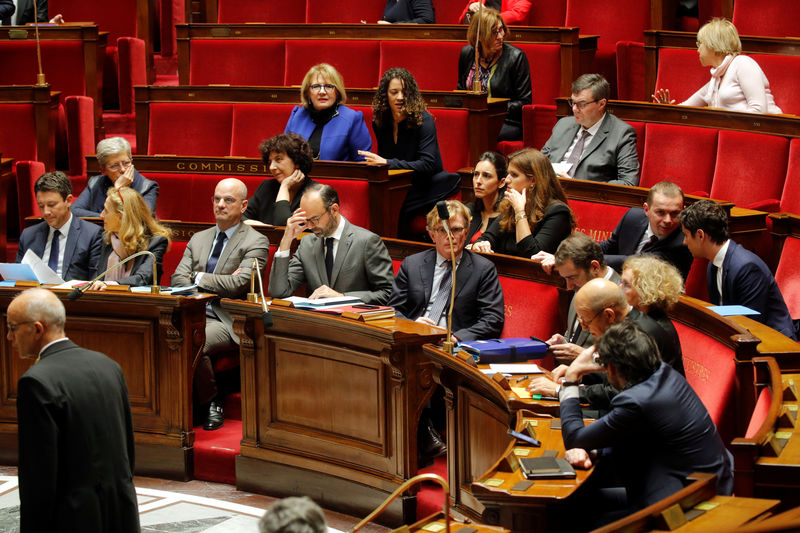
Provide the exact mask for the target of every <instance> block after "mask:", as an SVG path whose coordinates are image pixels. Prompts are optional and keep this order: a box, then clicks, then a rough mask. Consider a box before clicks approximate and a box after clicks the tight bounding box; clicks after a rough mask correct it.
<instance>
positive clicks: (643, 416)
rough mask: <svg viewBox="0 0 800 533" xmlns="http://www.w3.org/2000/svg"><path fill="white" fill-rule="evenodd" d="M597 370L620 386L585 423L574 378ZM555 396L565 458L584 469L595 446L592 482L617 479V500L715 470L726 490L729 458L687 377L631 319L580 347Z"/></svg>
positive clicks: (653, 494) (651, 493) (641, 503)
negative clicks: (608, 405)
mask: <svg viewBox="0 0 800 533" xmlns="http://www.w3.org/2000/svg"><path fill="white" fill-rule="evenodd" d="M598 371H602V372H605V374H606V375H607V377H608V382H609V383H610V384H611V385H612V386H614V387H615V388H616V389H617V390H618V391H620V392H619V394H617V395H616V396H615V397H614V399H613V400H612V401H611V410H610V411H609V412H608V413H607V414H606V415H605V416H603V417H602V418H600V419H598V420H597V421H595V422H593V423H592V424H589V425H588V426H585V425H584V421H583V415H582V413H581V406H580V401H579V397H580V395H579V389H580V388H581V387H580V381H581V378H582V377H583V376H584V375H587V374H591V373H594V372H598ZM559 399H560V402H561V405H560V415H561V432H562V437H563V438H564V448H566V450H567V455H566V458H567V460H568V461H570V463H572V465H573V466H577V467H580V468H588V467H590V466H591V465H592V457H590V453H592V454H593V453H597V457H596V459H595V460H596V462H597V463H598V470H596V471H595V474H599V475H598V476H596V477H597V478H598V479H595V476H592V480H591V481H592V485H595V484H597V485H598V487H603V486H604V487H608V486H609V485H611V486H617V485H619V482H621V483H622V486H623V487H624V491H620V494H619V495H620V496H621V498H619V499H618V500H617V503H619V504H621V506H622V508H623V509H625V510H626V511H627V512H632V511H635V510H636V509H640V508H642V507H646V506H648V505H651V504H653V503H656V502H657V501H659V500H662V499H663V498H665V497H667V496H669V495H670V494H673V493H675V492H677V491H679V490H680V489H682V488H683V487H684V481H685V479H686V477H687V476H688V475H690V474H692V473H693V472H709V473H712V474H716V475H717V493H718V494H726V495H729V494H731V493H732V491H733V475H732V465H733V457H732V456H731V454H730V452H728V451H727V450H726V449H725V445H724V444H723V443H722V439H721V438H720V436H719V434H718V433H717V429H716V426H715V425H714V422H713V421H712V420H711V417H710V416H709V414H708V411H707V410H706V408H705V406H704V405H703V403H702V402H701V401H700V398H699V397H698V396H697V394H696V393H695V392H694V391H693V390H692V388H691V386H689V384H688V383H687V382H686V379H684V377H683V376H681V375H680V374H679V373H677V372H675V371H674V370H673V369H672V368H671V367H670V366H669V365H668V364H666V363H664V362H663V361H661V357H660V356H659V351H658V347H657V346H656V344H655V342H654V341H653V339H652V338H651V337H650V336H649V335H648V334H646V333H645V332H644V330H642V329H641V327H640V326H639V325H638V324H637V323H635V322H633V321H629V320H626V321H624V322H622V323H620V324H618V325H615V326H611V327H610V328H609V329H608V330H607V331H606V332H605V333H604V334H603V336H602V337H600V339H599V340H598V341H597V344H596V345H595V347H593V348H587V349H586V350H585V351H584V352H582V353H581V355H579V356H578V357H577V358H576V359H575V361H573V362H572V364H571V365H570V366H569V368H568V369H567V372H566V374H565V379H564V382H563V383H562V385H561V392H560V394H559ZM595 451H596V452H595ZM601 467H610V469H608V470H605V471H604V470H603V469H602V468H601ZM606 473H613V476H606V475H604V474H606ZM612 477H613V478H614V480H613V481H615V482H612V479H611V478H612ZM616 481H618V482H616ZM604 494H608V492H606V491H604V492H601V493H600V494H594V493H593V494H591V495H590V496H589V500H590V501H594V502H597V503H598V504H600V501H599V500H600V499H602V496H603V495H604ZM603 503H607V502H603ZM603 511H605V512H608V511H611V509H609V508H608V506H605V508H604V509H603ZM587 514H589V513H588V512H587Z"/></svg>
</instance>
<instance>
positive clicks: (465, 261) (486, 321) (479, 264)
mask: <svg viewBox="0 0 800 533" xmlns="http://www.w3.org/2000/svg"><path fill="white" fill-rule="evenodd" d="M435 267H436V250H435V249H431V250H426V251H424V252H421V253H418V254H414V255H412V256H409V257H406V258H405V259H404V260H403V263H402V264H401V265H400V270H399V271H398V272H397V277H396V278H395V280H394V285H393V286H392V296H391V297H390V298H389V303H388V304H387V305H389V306H391V307H394V309H395V311H396V312H397V316H400V317H403V318H408V319H409V320H416V319H417V318H419V317H421V316H422V314H423V313H424V312H425V309H426V308H427V306H428V301H429V300H430V298H431V290H432V288H433V271H434V268H435ZM504 321H505V307H504V306H503V289H502V287H501V286H500V280H499V279H498V277H497V269H496V268H495V266H494V263H492V262H491V261H489V260H488V259H486V258H485V257H481V256H480V255H477V254H474V253H472V252H470V251H469V250H464V252H463V255H462V256H461V262H460V263H459V264H458V269H456V302H455V305H454V306H453V334H454V335H455V336H456V338H457V339H458V340H460V341H472V340H478V339H496V338H497V337H499V336H500V332H501V331H502V330H503V322H504Z"/></svg>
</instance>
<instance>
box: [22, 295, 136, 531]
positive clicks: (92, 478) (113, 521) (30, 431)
mask: <svg viewBox="0 0 800 533" xmlns="http://www.w3.org/2000/svg"><path fill="white" fill-rule="evenodd" d="M65 322H66V313H65V311H64V305H63V304H62V303H61V301H60V300H59V299H58V298H57V297H56V296H55V295H54V293H52V292H50V291H47V290H44V289H30V290H27V291H25V292H23V293H20V294H19V295H18V296H17V297H16V298H15V299H14V300H13V301H12V302H11V304H10V305H9V306H8V317H7V322H6V325H7V329H8V340H9V341H11V345H12V346H13V347H14V348H15V349H16V351H17V352H18V353H19V355H20V357H22V358H26V359H36V358H37V357H38V359H37V362H36V363H34V365H33V366H32V367H30V368H29V369H28V371H27V372H25V374H24V375H23V376H22V377H21V378H20V379H19V382H18V384H17V420H18V424H19V430H18V431H19V436H18V437H19V499H20V526H21V527H20V531H21V532H22V533H38V532H41V531H116V532H123V533H125V532H138V531H139V509H138V504H137V501H136V491H135V489H134V486H133V469H134V444H133V424H132V421H131V409H130V404H129V403H128V389H127V387H126V385H125V376H123V374H122V370H121V369H120V367H119V365H118V364H117V363H115V362H114V361H112V360H111V359H109V358H108V357H106V356H105V355H103V354H101V353H98V352H92V351H90V350H85V349H83V348H81V347H79V346H76V345H75V344H74V343H73V342H72V341H70V340H69V339H67V338H66V337H65V336H64V324H65Z"/></svg>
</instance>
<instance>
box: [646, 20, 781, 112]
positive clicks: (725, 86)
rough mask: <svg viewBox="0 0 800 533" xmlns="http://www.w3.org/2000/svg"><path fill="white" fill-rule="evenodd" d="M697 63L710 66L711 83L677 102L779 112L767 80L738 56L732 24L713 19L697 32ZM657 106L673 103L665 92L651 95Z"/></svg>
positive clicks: (739, 49)
mask: <svg viewBox="0 0 800 533" xmlns="http://www.w3.org/2000/svg"><path fill="white" fill-rule="evenodd" d="M697 53H698V54H699V56H700V64H701V65H703V66H704V67H711V80H710V81H709V82H708V83H706V84H705V85H704V86H703V87H701V88H700V90H698V91H697V92H696V93H694V94H693V95H692V96H690V97H689V99H688V100H685V101H683V102H681V103H680V105H690V106H697V107H719V108H722V109H726V110H728V111H744V112H747V113H772V114H778V113H781V112H782V111H781V108H780V107H778V106H777V105H775V99H774V98H773V96H772V92H770V90H769V80H767V77H766V76H765V75H764V71H763V70H761V67H759V66H758V63H756V62H755V60H754V59H752V58H751V57H748V56H745V55H742V41H741V40H740V39H739V32H737V31H736V26H734V25H733V23H732V22H730V21H729V20H725V19H720V18H716V19H713V20H712V21H711V22H709V23H707V24H705V25H703V27H702V28H700V31H698V32H697ZM653 101H654V102H656V103H658V104H674V103H675V100H672V99H671V98H670V94H669V90H668V89H658V90H657V91H656V92H655V94H654V95H653Z"/></svg>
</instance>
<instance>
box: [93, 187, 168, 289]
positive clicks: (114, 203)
mask: <svg viewBox="0 0 800 533" xmlns="http://www.w3.org/2000/svg"><path fill="white" fill-rule="evenodd" d="M100 218H102V219H103V228H104V230H105V231H104V232H103V246H102V248H101V249H100V259H99V260H98V264H97V272H103V271H104V270H106V269H108V268H111V267H113V266H114V265H116V264H118V263H120V262H122V261H123V260H125V258H127V257H129V256H131V255H133V254H135V253H137V252H141V251H143V250H148V251H149V252H152V254H153V255H154V256H155V260H156V270H157V275H158V277H159V278H160V277H161V273H162V271H163V267H162V259H163V257H164V253H165V252H166V251H167V247H168V246H169V241H170V231H169V230H168V229H167V228H165V227H164V226H162V225H161V224H159V223H158V222H156V221H155V219H154V218H153V215H152V214H150V209H149V208H148V207H147V204H145V202H144V198H142V195H141V194H139V193H138V192H136V191H135V190H133V189H131V188H130V187H120V188H119V189H117V188H114V187H111V188H109V189H108V194H107V196H106V202H105V204H104V206H103V211H102V212H101V213H100ZM154 284H158V279H155V280H154V279H153V257H151V256H150V255H147V254H143V255H141V256H139V257H137V258H136V259H134V260H132V261H129V262H128V263H126V264H124V265H122V266H120V267H117V268H116V269H115V270H112V271H110V272H108V273H107V274H106V275H105V276H103V277H102V278H100V280H98V281H96V282H95V283H94V285H92V289H93V290H101V291H102V290H105V289H106V287H107V286H108V285H133V286H141V285H154Z"/></svg>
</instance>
